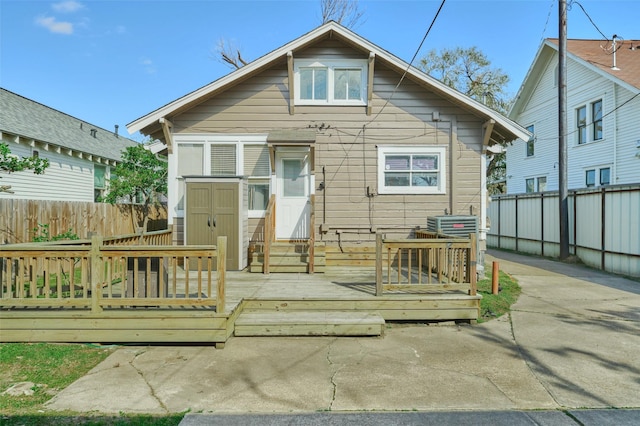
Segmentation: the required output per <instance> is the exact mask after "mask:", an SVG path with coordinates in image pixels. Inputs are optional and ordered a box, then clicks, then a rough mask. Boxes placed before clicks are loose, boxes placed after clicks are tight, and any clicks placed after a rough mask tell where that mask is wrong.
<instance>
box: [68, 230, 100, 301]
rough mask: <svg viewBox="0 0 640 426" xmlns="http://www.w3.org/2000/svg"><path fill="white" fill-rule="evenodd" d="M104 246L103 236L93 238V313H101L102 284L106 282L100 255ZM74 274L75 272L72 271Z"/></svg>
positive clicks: (91, 254)
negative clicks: (101, 247)
mask: <svg viewBox="0 0 640 426" xmlns="http://www.w3.org/2000/svg"><path fill="white" fill-rule="evenodd" d="M101 245H102V236H100V235H93V236H92V237H91V251H90V252H89V257H90V258H91V312H92V313H100V312H102V307H101V306H100V296H101V294H100V293H101V291H102V282H103V281H104V265H103V263H102V255H101V254H100V246H101ZM71 273H73V271H71Z"/></svg>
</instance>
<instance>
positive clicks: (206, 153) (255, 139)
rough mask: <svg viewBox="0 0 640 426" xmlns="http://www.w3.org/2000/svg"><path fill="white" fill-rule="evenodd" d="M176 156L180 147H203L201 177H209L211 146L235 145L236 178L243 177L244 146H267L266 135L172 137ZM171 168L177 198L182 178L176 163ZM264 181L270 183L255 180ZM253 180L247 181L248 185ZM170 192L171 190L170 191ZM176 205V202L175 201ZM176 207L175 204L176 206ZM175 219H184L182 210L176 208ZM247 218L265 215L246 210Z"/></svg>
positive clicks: (266, 178) (260, 211)
mask: <svg viewBox="0 0 640 426" xmlns="http://www.w3.org/2000/svg"><path fill="white" fill-rule="evenodd" d="M174 143H175V150H174V154H173V155H176V156H179V155H180V145H182V144H188V145H203V146H204V150H203V153H202V156H203V158H202V170H203V176H209V171H210V170H211V145H235V146H236V176H243V175H244V174H243V168H244V146H245V145H267V135H266V134H264V135H255V134H252V135H243V134H228V135H199V134H184V135H174ZM172 166H173V167H174V168H175V170H174V171H173V175H174V176H175V189H174V192H173V194H174V197H176V199H177V196H178V185H180V184H183V183H184V177H183V176H180V175H178V173H177V167H178V161H175V162H173V164H172ZM261 179H264V180H265V181H266V182H270V176H260V177H257V178H256V180H261ZM252 180H254V179H249V176H247V181H248V183H250V182H251V181H252ZM273 191H274V187H273V185H270V195H271V194H273ZM170 192H171V189H170ZM176 203H177V201H176ZM176 206H177V204H176ZM247 207H248V206H247ZM176 215H177V216H176V217H184V215H185V211H184V210H183V209H177V208H176ZM248 215H249V218H262V217H264V215H265V211H264V210H248Z"/></svg>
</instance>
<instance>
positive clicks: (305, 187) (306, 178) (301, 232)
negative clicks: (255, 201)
mask: <svg viewBox="0 0 640 426" xmlns="http://www.w3.org/2000/svg"><path fill="white" fill-rule="evenodd" d="M310 188H311V184H310V175H309V151H308V150H305V151H293V150H292V151H276V239H279V240H302V239H308V238H309V218H310V214H311V203H310V199H309V194H310Z"/></svg>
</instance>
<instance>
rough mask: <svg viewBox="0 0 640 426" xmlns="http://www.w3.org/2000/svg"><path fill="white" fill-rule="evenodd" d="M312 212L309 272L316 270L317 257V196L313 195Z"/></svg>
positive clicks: (310, 216)
mask: <svg viewBox="0 0 640 426" xmlns="http://www.w3.org/2000/svg"><path fill="white" fill-rule="evenodd" d="M310 202H311V212H310V213H309V241H308V244H309V273H310V274H313V273H314V272H315V267H316V264H315V257H316V231H315V229H316V196H315V195H313V194H312V195H311V197H310Z"/></svg>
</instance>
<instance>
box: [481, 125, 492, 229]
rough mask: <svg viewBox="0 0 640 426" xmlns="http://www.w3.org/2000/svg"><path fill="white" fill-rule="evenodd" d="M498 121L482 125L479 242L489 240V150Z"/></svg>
mask: <svg viewBox="0 0 640 426" xmlns="http://www.w3.org/2000/svg"><path fill="white" fill-rule="evenodd" d="M495 124H496V121H495V120H493V119H491V120H488V121H487V122H486V123H484V124H483V125H482V150H481V154H480V170H481V173H480V229H479V230H478V241H486V240H487V231H488V229H487V203H488V198H489V193H488V191H487V149H488V148H489V142H490V140H491V133H492V132H493V126H495Z"/></svg>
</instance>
